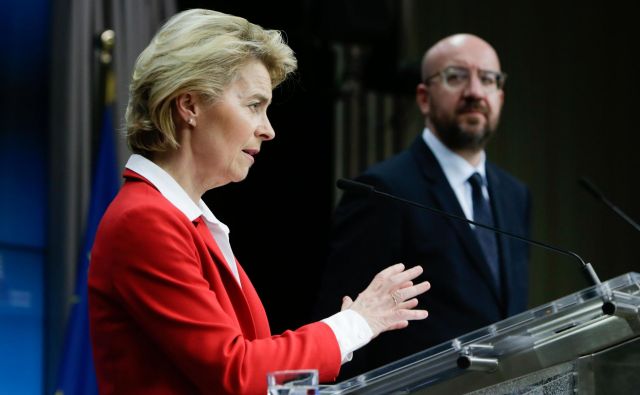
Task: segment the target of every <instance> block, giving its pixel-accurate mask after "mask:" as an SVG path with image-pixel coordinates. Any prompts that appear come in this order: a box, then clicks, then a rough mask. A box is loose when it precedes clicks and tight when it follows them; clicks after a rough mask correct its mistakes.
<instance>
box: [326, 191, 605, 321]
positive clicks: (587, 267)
mask: <svg viewBox="0 0 640 395" xmlns="http://www.w3.org/2000/svg"><path fill="white" fill-rule="evenodd" d="M336 186H337V187H338V188H340V189H342V190H345V191H352V192H361V193H366V194H370V193H374V194H376V195H378V196H382V197H385V198H387V199H392V200H397V201H400V202H403V203H405V204H408V205H411V206H414V207H419V208H421V209H425V210H428V211H431V212H433V213H436V214H438V215H442V216H445V217H447V218H452V219H455V220H458V221H462V222H466V223H469V224H473V225H475V226H479V227H481V228H485V229H489V230H491V231H494V232H496V233H500V234H503V235H506V236H509V237H512V238H514V239H518V240H521V241H524V242H526V243H528V244H533V245H536V246H538V247H542V248H546V249H547V250H551V251H556V252H559V253H561V254H564V255H569V256H572V257H574V258H576V259H578V260H579V261H580V263H581V264H582V268H583V269H584V271H585V273H586V275H587V279H588V280H590V282H592V283H593V285H596V286H600V285H602V283H601V282H600V279H599V278H598V275H597V274H596V272H595V270H594V269H593V267H592V266H591V264H590V263H588V262H585V261H584V260H583V259H582V258H581V257H580V256H579V255H578V254H576V253H575V252H573V251H569V250H565V249H562V248H558V247H554V246H552V245H550V244H546V243H542V242H540V241H536V240H531V239H527V238H526V237H522V236H518V235H516V234H514V233H511V232H507V231H506V230H501V229H498V228H494V227H493V226H489V225H485V224H482V223H479V222H476V221H472V220H470V219H467V218H465V217H460V216H457V215H454V214H451V213H448V212H446V211H442V210H438V209H436V208H433V207H429V206H425V205H424V204H420V203H417V202H414V201H411V200H407V199H403V198H401V197H398V196H395V195H391V194H388V193H385V192H381V191H378V190H377V189H375V188H374V187H373V186H372V185H369V184H364V183H362V182H358V181H353V180H347V179H345V178H341V179H339V180H338V181H337V182H336ZM602 309H603V311H604V312H605V313H606V314H609V315H611V314H613V312H611V313H609V312H608V311H611V309H613V310H615V306H614V305H613V303H612V302H610V301H607V300H605V304H604V305H603V306H602Z"/></svg>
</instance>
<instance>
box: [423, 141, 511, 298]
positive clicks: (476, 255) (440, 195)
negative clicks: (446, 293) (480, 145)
mask: <svg viewBox="0 0 640 395" xmlns="http://www.w3.org/2000/svg"><path fill="white" fill-rule="evenodd" d="M412 151H413V152H414V156H415V157H416V159H417V160H418V166H419V168H420V170H421V171H422V174H423V175H424V177H425V179H426V181H427V183H428V184H429V188H427V189H428V190H429V191H430V192H431V193H432V195H433V198H434V200H435V201H436V202H437V204H438V208H439V209H441V210H442V211H444V212H446V213H450V214H453V215H457V216H459V217H463V218H465V214H464V212H463V211H462V207H460V203H459V202H458V198H457V196H456V194H455V192H453V189H452V188H451V185H449V181H448V180H447V177H446V176H445V175H444V171H443V170H442V167H441V166H440V163H439V162H438V160H437V159H436V157H435V155H434V154H433V152H431V149H429V147H428V146H427V145H426V143H425V142H424V141H423V140H422V136H419V137H418V139H416V141H414V143H413V146H412ZM427 205H428V203H427ZM448 222H449V224H451V226H452V227H453V228H454V229H455V231H456V233H457V234H458V237H459V239H460V242H461V244H462V246H463V247H464V250H465V251H466V252H467V256H468V257H469V261H470V262H471V263H472V265H473V266H474V267H475V268H476V270H477V271H478V272H479V273H480V277H481V278H482V279H483V280H484V281H485V282H486V283H487V284H488V285H489V287H490V289H491V292H492V294H493V296H494V297H495V299H496V302H497V303H499V304H500V305H502V297H501V295H500V294H499V292H498V288H497V287H496V284H495V281H494V279H493V276H492V275H491V270H490V269H489V264H488V263H487V262H486V260H485V258H484V255H483V253H482V249H481V248H480V244H479V243H478V239H477V238H476V236H475V234H474V233H473V230H472V229H471V227H470V226H469V224H467V223H466V222H463V221H459V220H456V219H451V220H449V221H448Z"/></svg>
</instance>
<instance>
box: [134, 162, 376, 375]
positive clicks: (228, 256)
mask: <svg viewBox="0 0 640 395" xmlns="http://www.w3.org/2000/svg"><path fill="white" fill-rule="evenodd" d="M126 168H127V169H130V170H133V171H135V172H136V173H138V174H140V175H141V176H143V177H144V178H146V179H147V180H149V182H150V183H151V184H153V186H155V187H156V188H157V189H158V191H160V193H161V194H162V196H164V197H165V198H166V199H167V200H168V201H169V202H170V203H171V204H173V205H174V206H176V208H178V210H180V211H182V213H183V214H184V215H185V216H187V218H188V219H189V221H194V220H195V219H196V218H198V217H200V216H202V217H203V219H204V222H205V223H206V224H207V228H208V229H209V231H210V232H211V234H212V236H213V238H214V239H215V241H216V243H217V244H218V247H219V248H220V251H221V252H222V254H223V255H224V258H225V261H226V262H227V264H228V265H229V267H230V268H231V271H232V272H233V274H234V276H235V278H236V280H237V281H238V283H240V276H239V274H238V266H237V263H236V260H235V257H234V255H233V251H232V250H231V243H230V242H229V227H228V226H227V225H225V224H223V223H222V222H220V221H219V220H218V219H217V218H216V217H215V215H213V213H212V212H211V210H210V209H209V207H207V205H206V204H205V203H204V201H202V199H200V201H199V202H198V204H195V203H194V202H193V200H191V198H190V197H189V195H188V194H187V192H186V191H185V190H184V189H183V188H182V187H181V186H180V184H178V182H177V181H176V180H175V179H173V177H171V175H170V174H169V173H167V172H166V171H164V169H162V168H161V167H160V166H158V165H156V164H155V163H153V162H152V161H150V160H149V159H147V158H145V157H143V156H141V155H137V154H133V155H131V157H130V158H129V161H128V162H127V164H126ZM322 322H324V323H325V324H327V325H328V326H329V327H330V328H331V330H332V331H333V333H334V335H335V336H336V340H337V341H338V345H339V347H340V354H341V360H342V363H345V362H347V361H350V360H351V358H352V356H353V352H354V351H355V350H357V349H359V348H361V347H362V346H364V345H365V344H367V343H369V341H371V338H372V337H373V332H372V331H371V328H370V327H369V324H368V323H367V321H366V320H365V319H364V317H362V315H360V314H359V313H357V312H355V311H353V310H350V309H347V310H344V311H341V312H339V313H336V314H334V315H332V316H331V317H329V318H325V319H324V320H322Z"/></svg>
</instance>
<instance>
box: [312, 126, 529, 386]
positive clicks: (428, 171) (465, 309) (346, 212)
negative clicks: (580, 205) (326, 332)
mask: <svg viewBox="0 0 640 395" xmlns="http://www.w3.org/2000/svg"><path fill="white" fill-rule="evenodd" d="M486 169H487V178H488V183H489V194H490V197H491V203H492V208H493V212H494V218H495V225H496V226H497V227H498V228H500V229H503V230H506V231H509V232H511V233H514V234H517V235H521V236H524V237H528V235H529V228H530V225H529V222H530V196H529V191H528V189H527V188H526V187H525V186H524V185H523V184H522V183H521V182H519V181H517V180H516V179H515V178H513V177H512V176H510V175H508V174H507V173H505V172H504V171H502V170H501V169H499V168H498V167H496V166H495V165H492V164H491V163H487V165H486ZM357 181H360V182H363V183H366V184H370V185H373V186H375V188H376V189H378V190H380V191H383V192H387V193H390V194H393V195H396V196H399V197H402V198H405V199H408V200H412V201H415V202H418V203H421V204H423V205H426V206H430V207H434V208H437V209H440V210H443V211H445V212H448V213H452V214H455V215H458V216H461V217H464V213H463V211H462V208H461V207H460V204H459V203H458V200H457V198H456V195H455V194H454V192H453V189H452V188H451V186H450V185H449V182H448V181H447V179H446V177H445V175H444V172H443V171H442V168H441V167H440V165H439V163H438V162H437V160H436V158H435V156H434V155H433V153H432V152H431V150H430V149H429V148H428V146H427V145H426V144H425V143H424V141H423V139H422V137H421V136H419V137H418V138H417V139H416V140H415V141H414V142H413V144H412V145H411V146H410V148H409V149H407V150H406V151H404V152H402V153H400V154H399V155H397V156H395V157H393V158H391V159H389V160H387V161H384V162H381V163H379V164H377V165H375V166H373V167H372V168H370V169H369V170H367V171H366V172H365V173H364V174H362V175H361V176H360V177H358V178H357ZM498 243H499V248H500V255H501V257H500V258H501V274H502V279H503V283H502V292H499V291H498V290H497V288H496V286H495V283H494V281H493V280H492V277H491V274H490V270H489V267H488V265H487V263H486V262H485V259H484V257H483V254H482V252H481V249H480V245H479V244H478V242H477V239H476V237H475V235H474V233H473V231H472V229H471V228H470V226H469V225H468V224H467V223H464V222H462V221H457V220H452V219H448V218H445V217H443V216H440V215H437V214H433V213H431V212H429V211H426V210H424V209H420V208H416V207H413V206H410V205H407V204H403V203H401V202H397V201H394V200H391V199H386V198H381V197H378V196H375V195H373V194H368V195H367V194H364V195H363V194H361V193H358V192H346V193H345V194H344V196H343V198H342V200H341V202H340V204H339V206H338V208H337V209H336V213H335V222H334V229H333V233H332V241H331V248H330V254H329V261H328V263H327V268H326V272H325V276H324V280H323V285H322V287H321V292H320V295H319V301H318V306H317V308H316V313H317V314H318V316H319V317H321V316H326V315H327V314H329V313H330V312H331V311H335V309H336V308H338V307H339V306H336V304H337V302H336V301H339V300H340V298H341V297H342V296H343V295H350V296H351V297H356V296H357V292H360V291H361V290H363V289H364V288H365V287H366V286H367V284H368V283H369V282H370V281H371V279H372V278H373V276H374V275H375V274H376V273H377V272H378V271H380V270H382V269H383V268H384V267H387V266H389V265H391V264H393V263H397V262H403V263H405V264H406V266H407V267H411V266H414V265H418V264H420V265H422V267H423V268H424V274H423V275H422V276H421V278H420V279H421V280H424V279H427V280H429V281H430V283H431V286H432V288H431V290H430V291H428V292H427V293H426V294H424V295H422V296H421V297H420V298H419V301H420V306H421V307H422V308H425V309H427V310H428V311H429V317H428V318H427V319H426V320H423V321H414V322H411V323H410V324H409V327H408V328H406V329H403V330H399V331H393V332H386V333H383V334H382V335H380V337H379V338H378V339H375V340H373V341H372V342H371V343H370V344H369V345H367V346H366V347H365V348H363V349H361V350H359V351H357V352H356V353H355V355H354V359H353V361H351V362H350V363H348V364H346V365H344V366H343V370H342V372H341V376H340V378H339V379H345V378H348V377H351V376H353V375H355V374H359V373H362V372H365V371H369V370H371V369H374V368H377V367H379V366H381V365H384V364H386V363H389V362H392V361H395V360H397V359H399V358H401V357H404V356H407V355H410V354H414V353H416V352H419V351H422V350H424V349H426V348H429V347H431V346H434V345H437V344H439V343H441V342H444V341H447V340H450V339H453V338H454V337H456V336H459V335H462V334H465V333H467V332H470V331H472V330H475V329H478V328H481V327H483V326H486V325H489V324H491V323H494V322H496V321H500V320H502V319H504V318H506V317H508V316H511V315H513V314H516V313H518V312H521V311H523V310H524V309H525V308H526V307H527V294H528V255H529V252H528V246H527V245H526V244H525V243H523V242H521V241H518V240H517V239H513V238H508V237H507V236H502V235H499V236H498Z"/></svg>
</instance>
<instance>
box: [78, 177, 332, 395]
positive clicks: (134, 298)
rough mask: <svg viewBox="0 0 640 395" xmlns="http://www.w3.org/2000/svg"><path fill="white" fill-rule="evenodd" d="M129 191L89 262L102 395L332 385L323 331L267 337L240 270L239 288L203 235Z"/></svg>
mask: <svg viewBox="0 0 640 395" xmlns="http://www.w3.org/2000/svg"><path fill="white" fill-rule="evenodd" d="M125 177H126V178H127V181H126V182H125V184H124V186H123V187H122V190H121V191H120V192H119V193H118V196H116V198H115V200H114V201H113V202H112V203H111V205H110V206H109V208H108V210H107V212H106V213H105V215H104V217H103V218H102V221H101V222H100V226H99V228H98V233H97V235H96V240H95V243H94V246H93V249H92V252H91V265H90V267H89V318H90V326H91V340H92V343H93V357H94V361H95V367H96V373H97V376H98V384H99V388H100V393H101V394H153V395H168V394H216V395H218V394H259V395H263V394H265V393H266V392H267V378H266V377H267V372H269V371H273V370H281V369H301V368H315V369H318V370H319V372H320V379H321V380H323V381H330V380H333V379H335V377H336V376H337V374H338V370H339V369H340V349H339V346H338V342H337V341H336V337H335V335H334V334H333V331H332V330H331V329H330V328H329V326H328V325H326V324H324V323H322V322H316V323H313V324H309V325H305V326H303V327H301V328H299V329H298V330H295V331H287V332H285V333H283V334H282V335H278V336H274V335H272V334H271V330H270V328H269V322H268V320H267V316H266V314H265V311H264V308H263V307H262V303H261V301H260V298H259V297H258V294H257V293H256V291H255V289H254V288H253V285H252V284H251V281H249V278H248V277H247V275H246V273H245V272H244V270H243V269H242V266H241V265H240V264H239V263H238V272H239V275H240V283H241V284H242V286H240V285H239V284H238V282H237V281H236V279H235V278H234V275H233V274H232V272H231V270H230V269H229V266H228V265H227V263H226V262H225V260H224V258H223V255H222V253H221V252H220V249H219V248H218V245H217V244H216V242H215V240H214V238H213V237H212V236H211V233H210V232H209V230H208V229H207V225H206V224H205V223H204V222H203V221H202V220H201V218H198V219H196V220H195V221H193V222H192V221H190V220H189V219H188V218H187V217H186V216H185V215H184V214H183V213H182V212H181V211H180V210H178V209H177V208H176V207H175V206H174V205H173V204H171V203H170V202H169V201H168V200H167V199H165V198H164V196H162V195H161V194H160V192H159V191H158V190H157V189H156V188H155V187H154V186H153V185H151V184H150V183H149V182H148V181H147V180H146V179H145V178H143V177H141V176H140V175H138V174H137V173H135V172H133V171H130V170H127V171H126V172H125Z"/></svg>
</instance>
